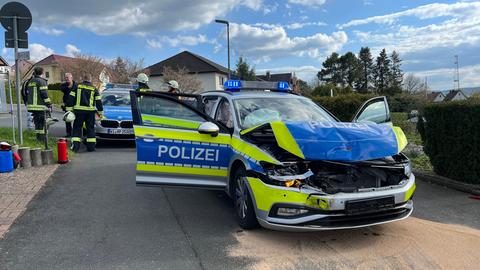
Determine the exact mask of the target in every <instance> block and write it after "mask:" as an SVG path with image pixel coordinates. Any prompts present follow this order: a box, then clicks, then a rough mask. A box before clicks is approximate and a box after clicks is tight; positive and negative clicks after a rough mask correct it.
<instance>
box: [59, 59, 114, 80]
mask: <svg viewBox="0 0 480 270" xmlns="http://www.w3.org/2000/svg"><path fill="white" fill-rule="evenodd" d="M59 66H60V69H61V70H62V72H63V73H65V72H70V73H72V75H73V77H74V79H76V80H79V81H80V78H81V76H82V75H83V74H86V73H88V74H91V75H92V77H93V81H92V83H93V85H95V86H97V87H100V85H101V83H102V82H101V80H100V76H101V75H102V73H105V72H107V73H108V70H107V67H106V65H105V62H104V60H103V59H102V58H100V57H98V56H94V55H88V54H76V55H75V56H74V57H73V58H72V59H68V60H65V61H62V62H61V63H59Z"/></svg>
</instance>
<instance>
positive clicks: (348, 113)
mask: <svg viewBox="0 0 480 270" xmlns="http://www.w3.org/2000/svg"><path fill="white" fill-rule="evenodd" d="M372 97H373V95H362V94H357V93H352V94H348V95H341V96H334V97H318V96H317V97H313V98H312V100H313V101H315V102H316V103H317V104H319V105H321V106H323V107H324V108H325V109H327V110H328V111H330V112H331V113H333V115H335V116H336V117H338V119H340V120H341V121H344V122H348V121H351V120H352V118H353V116H354V115H355V113H356V112H357V110H358V109H359V108H360V106H362V104H363V103H364V102H365V101H367V100H369V99H370V98H372Z"/></svg>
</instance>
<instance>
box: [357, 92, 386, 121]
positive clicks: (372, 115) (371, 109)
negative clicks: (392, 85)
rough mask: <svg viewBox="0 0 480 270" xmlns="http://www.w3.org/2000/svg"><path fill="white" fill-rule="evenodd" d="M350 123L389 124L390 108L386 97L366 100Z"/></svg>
mask: <svg viewBox="0 0 480 270" xmlns="http://www.w3.org/2000/svg"><path fill="white" fill-rule="evenodd" d="M352 122H359V123H362V122H364V123H368V122H373V123H377V124H382V123H390V122H391V118H390V108H389V107H388V102H387V98H386V97H384V96H383V97H374V98H372V99H369V100H367V101H366V102H365V103H363V105H362V106H361V107H360V109H359V110H358V111H357V113H356V114H355V117H353V119H352Z"/></svg>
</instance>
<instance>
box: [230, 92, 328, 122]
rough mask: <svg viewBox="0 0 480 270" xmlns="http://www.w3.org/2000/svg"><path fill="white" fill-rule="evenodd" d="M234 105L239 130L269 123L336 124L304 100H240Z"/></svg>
mask: <svg viewBox="0 0 480 270" xmlns="http://www.w3.org/2000/svg"><path fill="white" fill-rule="evenodd" d="M234 103H235V110H236V113H237V116H238V120H239V124H240V128H241V129H246V128H249V127H252V126H255V125H258V124H261V123H266V122H271V121H308V122H311V121H318V122H325V121H328V122H332V121H333V122H336V120H335V119H334V118H333V117H332V116H330V115H329V114H328V113H327V112H326V111H325V110H323V109H322V108H321V107H319V106H317V105H316V104H315V103H313V102H312V101H311V100H309V99H304V98H241V99H236V100H235V102H234Z"/></svg>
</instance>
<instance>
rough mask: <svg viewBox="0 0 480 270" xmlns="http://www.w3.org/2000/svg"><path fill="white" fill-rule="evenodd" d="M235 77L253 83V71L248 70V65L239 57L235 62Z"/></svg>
mask: <svg viewBox="0 0 480 270" xmlns="http://www.w3.org/2000/svg"><path fill="white" fill-rule="evenodd" d="M234 74H235V76H236V77H237V78H238V79H240V80H244V81H255V80H256V76H255V69H253V68H250V65H249V64H248V63H247V62H246V61H245V60H244V59H243V57H241V56H240V57H239V58H238V61H237V69H236V70H235V72H234Z"/></svg>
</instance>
